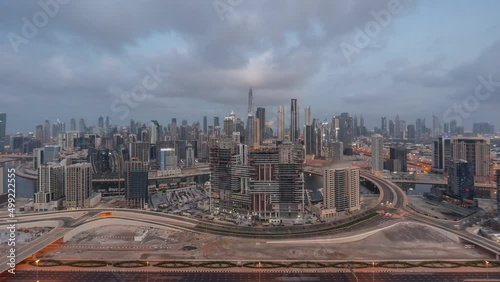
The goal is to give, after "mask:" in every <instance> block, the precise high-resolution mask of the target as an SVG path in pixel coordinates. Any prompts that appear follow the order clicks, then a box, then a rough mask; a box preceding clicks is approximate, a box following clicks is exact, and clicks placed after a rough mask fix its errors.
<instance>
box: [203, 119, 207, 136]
mask: <svg viewBox="0 0 500 282" xmlns="http://www.w3.org/2000/svg"><path fill="white" fill-rule="evenodd" d="M203 132H204V133H205V134H207V133H208V119H207V116H204V117H203Z"/></svg>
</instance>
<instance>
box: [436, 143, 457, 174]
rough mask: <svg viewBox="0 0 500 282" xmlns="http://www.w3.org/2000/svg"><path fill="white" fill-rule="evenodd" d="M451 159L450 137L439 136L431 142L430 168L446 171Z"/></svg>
mask: <svg viewBox="0 0 500 282" xmlns="http://www.w3.org/2000/svg"><path fill="white" fill-rule="evenodd" d="M451 159H452V151H451V139H449V138H445V137H443V136H440V137H438V138H436V139H435V140H434V141H433V142H432V170H433V171H436V172H441V173H442V172H446V171H447V170H446V167H447V166H448V163H449V162H450V161H451Z"/></svg>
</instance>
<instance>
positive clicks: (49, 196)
mask: <svg viewBox="0 0 500 282" xmlns="http://www.w3.org/2000/svg"><path fill="white" fill-rule="evenodd" d="M64 172H65V167H64V165H61V164H56V163H50V164H43V165H41V166H39V167H38V178H37V192H36V193H35V195H34V203H35V210H48V209H54V208H55V209H58V208H60V207H61V206H62V205H59V204H56V205H55V206H54V205H50V203H51V202H53V201H58V200H61V199H62V197H64V187H65V183H64V181H65V177H64ZM61 204H62V203H61Z"/></svg>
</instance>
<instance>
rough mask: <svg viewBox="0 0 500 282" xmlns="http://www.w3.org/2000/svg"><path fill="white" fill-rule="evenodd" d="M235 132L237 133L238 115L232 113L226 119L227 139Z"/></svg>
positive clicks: (225, 130)
mask: <svg viewBox="0 0 500 282" xmlns="http://www.w3.org/2000/svg"><path fill="white" fill-rule="evenodd" d="M233 132H236V114H235V113H234V112H233V111H231V113H229V115H228V116H227V117H225V118H224V134H225V136H226V137H232V136H233Z"/></svg>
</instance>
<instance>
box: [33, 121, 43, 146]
mask: <svg viewBox="0 0 500 282" xmlns="http://www.w3.org/2000/svg"><path fill="white" fill-rule="evenodd" d="M35 139H36V140H40V142H43V140H44V139H43V125H41V124H37V125H36V126H35Z"/></svg>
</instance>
